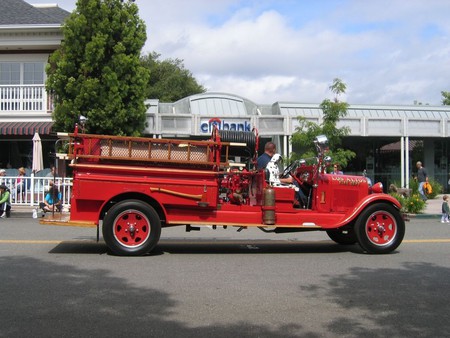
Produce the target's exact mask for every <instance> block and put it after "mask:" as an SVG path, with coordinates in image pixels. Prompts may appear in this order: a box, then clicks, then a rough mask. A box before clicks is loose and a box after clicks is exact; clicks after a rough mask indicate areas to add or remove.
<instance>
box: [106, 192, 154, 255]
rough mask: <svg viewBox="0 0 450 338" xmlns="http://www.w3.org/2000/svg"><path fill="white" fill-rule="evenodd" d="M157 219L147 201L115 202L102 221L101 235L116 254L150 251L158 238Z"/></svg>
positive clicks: (135, 253)
mask: <svg viewBox="0 0 450 338" xmlns="http://www.w3.org/2000/svg"><path fill="white" fill-rule="evenodd" d="M160 234H161V222H160V220H159V217H158V214H157V213H156V211H155V210H154V209H153V208H152V207H151V206H149V205H147V204H145V203H143V202H141V201H138V200H129V201H123V202H120V203H117V204H116V205H115V206H113V207H112V208H111V209H110V210H109V211H108V213H107V214H106V216H105V219H104V221H103V238H104V239H105V242H106V244H107V245H108V247H109V248H110V249H111V250H112V251H113V252H114V253H116V254H118V255H141V254H144V253H147V252H149V251H151V250H152V249H153V248H154V247H155V245H156V244H157V242H158V240H159V236H160Z"/></svg>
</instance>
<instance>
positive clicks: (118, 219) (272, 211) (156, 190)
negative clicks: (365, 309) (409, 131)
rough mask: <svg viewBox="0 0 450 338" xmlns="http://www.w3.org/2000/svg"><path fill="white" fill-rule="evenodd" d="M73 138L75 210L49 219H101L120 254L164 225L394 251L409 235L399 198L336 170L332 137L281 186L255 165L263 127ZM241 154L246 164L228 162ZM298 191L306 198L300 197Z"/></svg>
mask: <svg viewBox="0 0 450 338" xmlns="http://www.w3.org/2000/svg"><path fill="white" fill-rule="evenodd" d="M60 136H61V137H63V138H66V139H67V143H68V158H69V160H70V164H69V166H70V167H71V168H72V171H73V187H72V192H71V208H70V212H69V213H54V214H49V215H47V216H46V217H45V218H42V219H41V221H40V222H41V223H42V224H51V225H65V226H91V227H94V228H95V227H96V228H97V233H98V232H99V228H100V227H101V230H102V234H103V239H104V241H105V243H106V244H107V246H108V248H109V249H110V250H111V251H112V252H113V253H115V254H118V255H142V254H145V253H148V252H150V251H151V250H153V249H154V248H155V246H156V245H157V243H158V240H159V238H160V234H161V231H163V229H164V228H167V227H173V226H185V227H186V230H187V231H190V230H192V229H199V228H201V227H204V226H213V228H216V227H218V226H223V227H227V228H233V227H237V228H238V229H239V230H242V229H246V228H249V227H257V228H259V229H261V230H262V231H264V232H267V233H285V232H302V231H312V230H316V231H324V232H326V233H327V235H328V236H329V237H330V238H331V239H332V240H333V241H335V242H337V243H339V244H345V245H349V244H356V243H358V244H359V245H360V246H361V247H362V248H363V250H364V251H366V252H368V253H377V254H383V253H389V252H392V251H393V250H395V249H396V248H397V247H398V246H399V245H400V243H401V242H402V240H403V237H404V233H405V223H404V218H403V216H402V213H401V205H400V204H399V202H398V201H397V200H396V199H395V198H393V197H392V196H390V195H388V194H385V193H383V187H382V184H381V183H375V184H373V185H371V184H370V183H369V182H368V180H367V179H366V178H365V177H364V176H350V175H331V174H328V173H327V168H328V167H329V165H330V163H331V159H330V158H329V157H327V155H326V153H327V140H326V137H325V136H320V137H318V138H317V139H316V141H315V144H316V149H317V157H315V158H314V159H312V160H311V159H310V160H298V161H295V162H293V163H291V164H290V165H289V166H287V168H286V169H285V170H284V171H283V173H282V175H288V174H289V175H291V176H292V177H293V180H295V182H294V183H295V184H292V185H282V184H275V183H273V182H271V181H270V180H269V177H270V172H269V171H268V170H264V169H263V170H257V169H256V159H257V149H258V143H259V137H258V135H257V133H256V131H252V132H248V131H245V132H239V131H230V130H225V131H221V130H218V129H215V130H214V131H213V133H212V135H211V138H210V139H209V140H205V141H193V140H178V139H151V138H140V137H139V138H138V137H120V136H108V135H91V134H82V133H79V132H78V129H77V128H76V129H75V132H74V133H70V134H60ZM231 158H234V159H241V160H240V161H239V162H236V161H232V160H230V159H231ZM296 189H301V190H302V192H303V194H304V195H305V196H306V201H303V204H299V203H297V199H296Z"/></svg>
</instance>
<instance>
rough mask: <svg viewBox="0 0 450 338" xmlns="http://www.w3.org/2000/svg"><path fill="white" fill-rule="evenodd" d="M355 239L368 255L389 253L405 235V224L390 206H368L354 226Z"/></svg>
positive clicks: (397, 212) (398, 213) (383, 204)
mask: <svg viewBox="0 0 450 338" xmlns="http://www.w3.org/2000/svg"><path fill="white" fill-rule="evenodd" d="M355 232H356V237H357V239H358V242H359V244H360V245H361V247H362V248H363V249H364V250H365V251H367V252H369V253H389V252H392V251H393V250H395V249H396V248H397V247H398V246H399V245H400V243H401V242H402V240H403V236H404V235H405V223H404V221H403V219H402V217H401V215H400V212H399V211H398V210H397V209H396V208H394V207H393V206H391V205H388V204H385V203H378V204H374V205H371V206H369V207H368V208H367V209H366V210H364V211H363V212H362V213H361V215H360V216H359V217H358V221H357V222H356V224H355Z"/></svg>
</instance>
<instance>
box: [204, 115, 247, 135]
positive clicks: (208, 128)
mask: <svg viewBox="0 0 450 338" xmlns="http://www.w3.org/2000/svg"><path fill="white" fill-rule="evenodd" d="M214 126H217V128H218V129H220V130H236V131H252V128H251V125H250V122H249V121H242V120H231V119H226V120H225V119H223V120H221V119H219V118H212V119H210V120H208V121H206V120H201V121H200V131H201V132H202V133H211V132H212V130H213V128H214Z"/></svg>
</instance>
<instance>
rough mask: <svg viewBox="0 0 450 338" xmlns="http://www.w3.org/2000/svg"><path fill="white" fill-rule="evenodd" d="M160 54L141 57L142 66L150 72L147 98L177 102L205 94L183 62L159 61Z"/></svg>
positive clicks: (173, 60)
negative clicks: (190, 96) (194, 95)
mask: <svg viewBox="0 0 450 338" xmlns="http://www.w3.org/2000/svg"><path fill="white" fill-rule="evenodd" d="M160 56H161V55H160V54H158V53H156V52H153V53H149V54H148V55H144V56H142V57H141V64H142V66H144V67H145V68H147V69H149V70H150V80H149V84H148V86H147V88H146V97H147V98H150V99H159V100H160V101H161V102H175V101H177V100H179V99H182V98H183V97H186V96H189V95H193V94H200V93H204V92H205V91H206V89H205V88H204V87H203V86H202V85H200V84H198V83H197V80H196V79H195V78H194V76H193V75H192V73H191V72H190V71H189V70H187V69H186V68H185V67H184V65H183V60H180V59H166V60H159V58H160Z"/></svg>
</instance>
